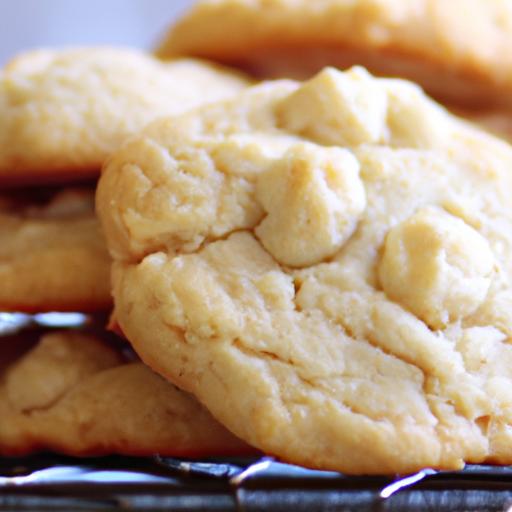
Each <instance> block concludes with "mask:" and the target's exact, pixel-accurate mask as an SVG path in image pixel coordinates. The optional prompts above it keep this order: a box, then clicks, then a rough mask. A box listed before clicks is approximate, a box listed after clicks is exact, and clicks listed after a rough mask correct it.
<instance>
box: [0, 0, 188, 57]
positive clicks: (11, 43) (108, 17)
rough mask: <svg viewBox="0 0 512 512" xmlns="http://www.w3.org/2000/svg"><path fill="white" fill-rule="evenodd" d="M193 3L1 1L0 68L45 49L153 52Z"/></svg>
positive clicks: (148, 0) (160, 0) (171, 0)
mask: <svg viewBox="0 0 512 512" xmlns="http://www.w3.org/2000/svg"><path fill="white" fill-rule="evenodd" d="M193 3H194V2H193V0H0V65H3V64H5V62H6V61H7V60H8V59H9V58H11V57H12V56H13V55H15V54H16V53H19V52H21V51H24V50H28V49H30V48H35V47H41V46H73V45H94V44H113V45H129V46H138V47H142V48H147V49H151V48H152V47H153V46H154V45H155V43H156V42H157V41H158V40H159V38H160V37H161V36H162V34H163V33H164V32H165V30H166V29H167V27H168V26H169V25H170V23H171V21H172V20H173V19H175V18H176V17H177V16H178V15H179V14H180V13H182V12H183V11H184V10H186V9H187V8H188V7H190V6H191V5H192V4H193Z"/></svg>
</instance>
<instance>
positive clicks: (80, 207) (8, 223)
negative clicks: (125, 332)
mask: <svg viewBox="0 0 512 512" xmlns="http://www.w3.org/2000/svg"><path fill="white" fill-rule="evenodd" d="M20 195H21V196H23V197H22V198H21V200H20V197H19V196H20ZM110 265H111V259H110V256H109V254H108V251H107V248H106V245H105V241H104V238H103V234H102V232H101V227H100V224H99V222H98V219H97V218H96V214H95V212H94V191H93V190H92V189H87V188H82V189H79V188H74V189H73V188H69V189H63V190H61V191H60V192H57V193H55V194H54V195H53V197H51V198H50V200H49V201H47V202H46V203H39V204H38V202H37V201H34V202H31V200H30V194H28V195H27V196H24V194H23V192H17V193H14V194H11V195H7V194H4V195H2V196H0V280H1V282H2V285H1V286H0V310H2V311H24V312H42V311H100V310H105V309H108V308H110V307H111V304H112V298H111V292H110Z"/></svg>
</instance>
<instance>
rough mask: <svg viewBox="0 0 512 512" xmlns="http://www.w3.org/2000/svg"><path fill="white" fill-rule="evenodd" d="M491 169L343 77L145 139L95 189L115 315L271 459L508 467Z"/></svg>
mask: <svg viewBox="0 0 512 512" xmlns="http://www.w3.org/2000/svg"><path fill="white" fill-rule="evenodd" d="M328 106H329V108H327V107H328ZM511 169H512V148H511V147H510V146H509V145H507V144H506V143H504V142H502V141H500V140H499V139H495V138H493V137H491V136H489V135H487V134H486V133H484V132H481V131H479V130H477V129H475V128H474V127H472V126H471V125H469V124H467V123H465V122H463V121H461V120H459V119H457V118H455V117H453V116H451V115H449V114H448V113H447V112H446V111H445V110H444V109H443V108H441V107H440V106H438V105H437V104H435V103H434V102H432V101H431V100H430V99H428V98H427V97H426V96H425V95H424V94H423V93H422V91H421V90H420V89H419V88H418V87H417V86H415V85H413V84H411V83H408V82H404V81H400V80H384V79H375V78H373V77H372V76H370V75H369V74H368V73H367V72H365V71H364V70H362V69H360V68H354V69H352V70H350V71H348V72H346V73H342V72H339V71H336V70H333V69H326V70H324V71H322V72H321V73H320V74H318V75H317V76H315V77H314V78H312V79H311V80H310V81H308V82H305V83H304V84H299V83H297V82H292V81H279V82H268V83H263V84H262V85H260V86H257V87H253V88H251V89H249V90H247V91H246V92H244V93H242V94H241V95H240V96H239V97H237V98H236V99H234V100H232V101H225V102H221V103H218V104H212V105H210V106H207V107H204V108H201V109H200V110H198V111H196V112H195V113H191V114H189V115H183V116H180V117H179V118H174V119H169V120H161V121H158V122H155V123H153V124H152V125H151V126H149V127H148V128H147V129H146V130H144V132H142V133H141V134H140V135H139V136H138V137H136V138H133V139H132V140H131V141H129V142H127V143H126V144H124V145H123V147H122V148H121V149H120V150H119V151H118V152H117V153H116V154H115V155H114V156H113V157H112V159H111V160H110V161H109V164H108V166H107V167H106V169H105V172H104V174H103V175H102V177H101V179H100V183H99V187H98V191H97V208H98V212H99V215H100V219H101V220H102V223H103V226H104V228H105V232H106V237H107V241H108V245H109V248H110V251H111V254H112V256H113V258H114V260H115V263H114V268H113V283H114V285H113V286H114V300H115V317H116V319H117V321H118V322H119V324H120V326H121V328H122V329H123V332H124V333H125V334H126V336H127V337H128V339H129V340H130V342H131V343H132V345H133V346H134V348H135V350H136V351H137V352H138V353H139V355H140V356H141V357H142V359H143V360H144V361H145V362H146V363H147V364H149V365H150V366H151V367H152V368H153V369H154V370H156V371H157V372H158V373H160V374H162V375H164V376H165V377H166V378H168V379H169V380H170V381H172V382H174V383H175V384H176V385H178V386H180V387H182V388H183V389H185V390H187V391H190V392H192V393H193V394H195V395H196V396H197V397H198V398H199V400H200V401H201V402H202V403H204V404H205V405H206V407H207V408H208V409H209V410H210V411H211V412H212V414H213V415H214V416H215V417H216V418H217V419H219V420H220V421H221V422H222V423H223V424H225V425H226V426H227V427H228V428H229V429H230V430H231V431H232V432H234V433H235V434H236V435H238V436H239V437H241V438H242V439H245V440H246V441H248V442H249V443H250V444H252V445H254V446H256V447H258V448H260V449H261V450H263V451H264V452H266V453H270V454H273V455H275V456H277V457H279V458H281V459H283V460H285V461H289V462H293V463H298V464H303V465H306V466H310V467H316V468H322V469H332V470H339V471H344V472H347V473H356V474H359V473H406V472H410V471H414V470H417V469H419V468H422V467H435V468H446V469H448V468H451V469H453V468H460V467H462V465H463V464H464V462H475V463H476V462H483V461H488V462H498V463H510V462H512V449H511V446H512V434H511V432H512V429H511V424H512V391H511V390H512V386H511V384H512V382H511V380H512V371H511V370H510V368H511V367H512V366H511V364H512V345H511V343H510V336H511V334H512V317H511V314H510V311H511V308H510V306H511V304H512V289H511V279H512V258H511V256H512V210H511V209H510V200H509V198H510V193H511V191H512V173H511V172H510V171H511Z"/></svg>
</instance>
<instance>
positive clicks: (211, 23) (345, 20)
mask: <svg viewBox="0 0 512 512" xmlns="http://www.w3.org/2000/svg"><path fill="white" fill-rule="evenodd" d="M462 13H463V14H462ZM511 47H512V4H511V3H510V2H509V1H508V0H492V1H489V0H471V1H468V0H450V1H446V0H419V1H415V2H410V1H405V0H399V1H395V0H378V1H377V0H356V1H347V0H325V1H322V2H319V1H315V0H274V1H272V2H266V1H264V0H256V1H253V0H218V1H215V2H212V1H207V0H202V1H199V2H197V4H195V5H194V7H193V8H192V9H191V10H190V11H189V12H188V13H187V14H185V16H183V18H182V19H181V20H178V22H177V23H176V24H175V25H173V26H171V28H170V30H169V32H168V34H167V36H166V37H165V38H164V40H163V41H162V42H161V44H160V46H159V48H158V50H157V54H158V55H160V56H163V57H170V56H173V57H176V56H182V55H188V56H197V57H203V58H208V59H212V60H215V61H217V62H222V63H225V64H229V65H233V66H237V67H239V68H240V69H243V70H245V71H247V72H249V73H252V74H254V75H255V76H257V77H260V78H284V77H290V78H300V79H303V78H308V77H310V76H311V75H312V74H314V73H315V72H317V71H319V70H320V69H321V68H323V67H325V66H335V67H338V68H340V69H346V68H348V67H351V66H353V65H362V66H364V67H366V68H367V69H368V70H370V71H371V72H372V73H375V74H377V75H381V76H391V77H403V78H407V79H409V80H412V81H414V82H417V83H418V84H420V85H421V86H422V87H423V88H424V89H425V90H426V91H427V93H429V94H430V95H432V96H433V97H435V98H437V99H438V100H440V101H441V102H443V103H445V104H447V105H448V106H450V107H454V108H458V109H462V110H461V111H462V112H464V111H467V113H468V117H469V118H472V119H474V120H476V121H478V120H479V118H480V117H482V124H483V125H484V126H486V124H487V121H488V118H489V117H492V118H494V121H493V122H492V123H491V128H495V129H496V128H497V130H498V132H499V133H500V134H501V135H503V136H504V137H505V138H509V139H510V140H512V130H511V129H510V123H511V121H510V119H511V118H512V54H511V52H510V48H511ZM501 116H503V118H504V120H502V121H500V120H498V121H497V122H496V119H498V118H499V117H501Z"/></svg>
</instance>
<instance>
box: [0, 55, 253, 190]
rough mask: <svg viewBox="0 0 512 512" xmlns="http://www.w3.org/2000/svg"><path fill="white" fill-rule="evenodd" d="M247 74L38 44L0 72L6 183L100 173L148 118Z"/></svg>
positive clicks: (236, 87) (224, 89)
mask: <svg viewBox="0 0 512 512" xmlns="http://www.w3.org/2000/svg"><path fill="white" fill-rule="evenodd" d="M246 84H247V81H246V80H245V79H244V78H242V77H241V76H238V75H236V74H233V73H230V72H229V71H227V70H223V69H221V68H217V67H215V66H213V65H211V64H207V63H204V62H200V61H197V60H192V59H180V60H175V61H172V62H168V63H162V62H160V61H158V60H157V59H155V58H153V57H151V56H149V55H146V54H144V53H142V52H139V51H137V50H131V49H121V48H80V49H68V50H36V51H32V52H29V53H26V54H22V55H20V56H19V57H17V58H15V59H14V60H13V61H11V62H10V63H9V64H7V66H6V67H5V68H4V70H3V71H2V72H1V73H0V184H5V183H12V182H14V183H19V182H21V183H32V182H42V181H44V182H47V181H52V180H53V181H58V182H60V181H62V180H71V179H77V178H79V177H83V176H91V175H94V176H97V175H98V174H99V171H100V168H101V165H102V163H103V161H104V160H105V158H106V157H107V156H108V155H109V154H110V153H111V152H112V150H114V149H115V148H116V147H117V146H118V145H119V143H120V142H121V141H122V140H123V139H124V138H125V137H127V136H128V135H130V134H132V133H134V132H136V131H138V130H140V129H141V128H142V127H143V126H144V125H145V124H147V123H148V122H149V121H151V120H153V119H155V118H157V117H159V116H162V115H170V114H177V113H181V112H184V111H185V110H187V109H190V108H193V107H196V106H197V105H199V104H202V103H205V102H208V101H212V100H216V99H220V98H224V97H227V96H229V95H231V94H234V93H236V92H238V91H240V90H241V89H242V88H243V87H245V86H246Z"/></svg>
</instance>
